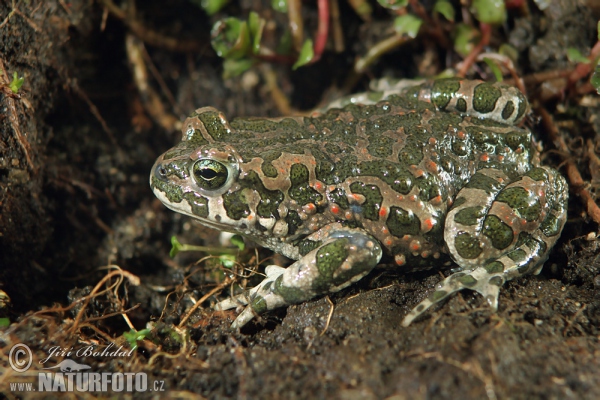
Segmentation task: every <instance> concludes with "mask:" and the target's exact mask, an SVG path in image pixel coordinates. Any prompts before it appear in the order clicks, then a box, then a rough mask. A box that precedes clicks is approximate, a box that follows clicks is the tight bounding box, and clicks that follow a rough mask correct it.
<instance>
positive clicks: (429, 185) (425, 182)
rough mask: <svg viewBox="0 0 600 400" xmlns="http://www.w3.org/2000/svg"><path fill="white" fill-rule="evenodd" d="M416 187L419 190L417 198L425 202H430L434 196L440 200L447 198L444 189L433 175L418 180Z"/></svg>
mask: <svg viewBox="0 0 600 400" xmlns="http://www.w3.org/2000/svg"><path fill="white" fill-rule="evenodd" d="M417 187H418V188H419V197H420V198H422V199H423V200H426V201H430V200H431V199H433V198H434V197H436V196H442V198H446V197H447V196H448V193H447V192H446V191H445V187H443V185H442V184H441V183H440V181H439V180H438V178H437V177H436V176H435V175H434V174H431V175H425V176H423V177H421V178H418V179H417Z"/></svg>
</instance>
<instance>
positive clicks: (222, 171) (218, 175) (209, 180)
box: [192, 160, 229, 190]
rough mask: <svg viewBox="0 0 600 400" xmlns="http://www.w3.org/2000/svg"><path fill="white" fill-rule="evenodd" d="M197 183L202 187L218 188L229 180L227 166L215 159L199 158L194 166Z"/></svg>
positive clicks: (208, 188) (193, 172)
mask: <svg viewBox="0 0 600 400" xmlns="http://www.w3.org/2000/svg"><path fill="white" fill-rule="evenodd" d="M192 174H193V175H194V180H195V181H196V184H197V185H198V186H200V187H201V188H202V189H206V190H217V189H220V188H221V187H223V185H225V183H226V182H227V176H228V175H229V172H228V171H227V167H225V165H223V164H221V163H220V162H218V161H215V160H198V161H196V162H195V163H194V165H193V166H192Z"/></svg>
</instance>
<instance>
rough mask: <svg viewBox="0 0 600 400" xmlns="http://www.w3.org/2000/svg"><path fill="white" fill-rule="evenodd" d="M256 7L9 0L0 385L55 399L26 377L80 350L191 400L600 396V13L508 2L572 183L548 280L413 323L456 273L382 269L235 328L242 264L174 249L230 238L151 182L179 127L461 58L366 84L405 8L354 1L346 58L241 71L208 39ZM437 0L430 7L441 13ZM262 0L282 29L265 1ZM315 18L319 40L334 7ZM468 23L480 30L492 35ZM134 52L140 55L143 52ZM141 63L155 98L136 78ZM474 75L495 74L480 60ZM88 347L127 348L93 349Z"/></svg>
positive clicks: (0, 33)
mask: <svg viewBox="0 0 600 400" xmlns="http://www.w3.org/2000/svg"><path fill="white" fill-rule="evenodd" d="M246 3H247V2H239V3H237V2H232V4H229V5H228V6H227V7H226V8H225V9H224V10H223V11H221V12H220V13H218V14H217V15H216V16H214V17H208V16H207V15H206V14H205V13H204V12H203V11H202V10H201V9H200V8H199V7H198V6H196V5H195V4H194V2H192V1H187V0H176V1H171V2H168V6H167V5H165V2H162V1H155V0H151V1H145V2H141V1H138V2H137V3H135V6H137V8H135V9H134V8H133V4H134V2H133V1H123V2H121V3H117V6H120V7H121V8H118V7H117V8H118V9H119V10H121V11H122V15H121V16H119V15H118V12H117V11H115V10H111V11H110V12H109V11H107V10H109V9H110V6H111V5H112V4H113V3H112V2H111V1H107V0H102V1H92V0H72V1H70V2H65V1H63V0H44V1H41V0H40V1H35V0H31V1H16V2H12V3H11V2H9V1H4V2H0V70H2V71H0V285H1V286H0V289H1V291H0V326H2V327H0V355H1V357H0V392H1V393H2V394H3V395H4V396H6V397H7V398H29V397H44V396H45V395H47V393H46V394H44V393H41V392H39V391H38V392H27V391H25V390H18V389H15V387H14V386H11V383H15V382H31V381H32V378H31V376H32V371H33V372H35V373H36V374H37V372H41V371H42V368H48V367H54V366H57V365H58V363H59V362H61V361H63V360H65V359H71V360H75V361H76V362H77V363H79V364H85V365H87V366H89V367H91V368H90V370H91V371H94V372H124V373H138V372H143V373H146V374H147V376H148V379H149V381H150V382H152V383H151V385H152V384H153V383H154V382H155V381H156V382H158V384H159V385H160V386H161V387H162V389H164V391H165V392H164V393H162V394H163V395H165V396H170V397H174V398H175V397H177V398H195V397H200V398H203V397H205V398H240V399H244V398H248V399H254V398H286V399H294V398H299V399H309V398H310V399H313V398H328V399H329V398H343V399H371V398H373V399H379V398H392V399H405V398H406V399H420V398H423V399H437V398H465V399H471V398H474V399H480V398H487V399H504V398H507V399H532V398H544V399H558V398H560V399H566V398H573V399H596V398H600V343H599V339H598V337H599V336H598V335H599V334H600V292H599V291H598V286H600V241H599V240H598V239H597V235H596V234H597V232H598V220H594V216H593V212H592V211H590V210H591V208H590V205H589V204H586V200H585V193H587V195H588V196H589V198H590V199H592V200H591V202H593V201H594V199H595V196H596V193H597V191H598V188H599V187H600V185H599V179H600V164H599V163H598V161H597V157H598V154H599V153H600V150H599V146H600V133H599V132H600V124H599V122H598V118H597V115H599V112H600V101H599V97H598V96H597V94H596V93H595V91H594V90H593V88H592V87H591V85H590V84H589V74H587V75H584V76H580V77H577V76H575V79H574V80H573V79H571V77H572V76H573V75H572V74H574V73H576V72H577V71H580V70H579V69H578V68H580V66H577V67H576V63H574V62H572V61H569V59H568V57H567V49H569V48H574V49H577V50H579V51H580V52H581V53H582V54H583V55H587V54H589V52H590V49H592V47H593V46H594V44H595V42H596V40H597V37H598V36H597V32H596V22H597V20H598V18H599V17H600V9H599V8H598V7H595V6H594V4H593V2H592V1H589V2H586V1H583V0H560V1H553V2H546V3H547V4H548V6H547V7H546V8H545V9H544V10H540V9H539V8H538V5H539V6H542V4H543V3H544V2H541V1H540V2H527V1H512V2H508V3H510V4H513V3H514V4H516V6H511V7H512V8H511V7H509V10H508V19H507V21H506V22H505V23H504V24H502V25H501V26H498V27H494V28H493V29H492V36H491V39H490V44H489V46H490V47H489V48H490V49H497V48H498V47H499V46H500V45H501V44H504V43H509V44H510V45H511V46H512V48H513V49H514V50H515V51H516V52H517V53H518V56H519V60H518V63H517V64H516V66H515V71H518V76H520V77H523V78H524V82H525V84H526V89H527V91H528V95H529V98H530V99H531V100H532V103H534V104H535V105H536V110H539V109H540V108H543V109H545V110H547V111H548V112H549V113H550V115H551V118H552V120H553V121H554V123H553V126H555V127H556V128H557V129H558V135H559V136H558V137H557V138H554V139H553V138H552V137H551V136H549V128H547V126H546V125H545V124H544V123H540V122H539V118H538V115H540V113H538V112H534V114H533V117H532V118H530V119H529V121H528V122H527V124H528V125H529V126H530V127H531V128H532V130H533V131H534V133H535V136H536V138H537V140H538V141H539V142H540V143H541V144H543V149H544V151H543V153H542V161H543V162H544V163H545V164H547V165H551V166H554V167H556V168H558V169H559V170H560V171H561V172H563V173H564V174H565V176H567V175H568V176H569V181H570V186H571V195H570V199H569V217H568V221H567V224H566V226H565V229H564V231H563V234H562V236H561V239H560V240H559V242H558V244H557V245H556V246H555V247H554V249H553V250H552V253H551V255H550V259H549V260H548V261H547V262H546V264H545V267H544V268H543V270H542V272H541V274H539V275H535V276H528V277H524V278H521V279H517V280H515V281H512V282H509V283H507V284H506V285H505V286H504V287H503V288H502V290H501V295H500V307H499V310H498V312H497V313H494V312H492V311H491V310H490V309H489V308H488V306H487V304H486V303H485V301H484V300H483V299H482V298H481V296H479V295H477V294H473V293H470V292H464V293H460V294H458V295H456V296H453V297H452V298H451V299H450V300H449V301H447V302H446V303H444V304H442V305H440V306H437V307H434V309H433V310H431V312H429V313H427V315H426V316H425V317H423V318H420V319H418V320H417V321H415V322H414V323H413V324H412V325H410V326H409V327H408V328H403V327H402V326H401V321H402V318H403V317H404V315H406V313H407V312H408V311H409V310H410V309H412V307H414V306H415V305H416V304H418V302H419V301H420V300H422V299H423V298H425V297H426V296H427V295H428V293H430V292H431V290H432V289H433V288H434V286H435V285H436V283H438V282H439V281H440V280H441V279H442V278H443V274H447V272H446V271H442V272H436V271H435V270H431V271H421V272H418V273H417V272H412V273H404V272H403V271H398V270H397V269H396V270H395V269H393V268H387V267H386V266H382V267H380V268H377V269H376V270H375V271H373V272H372V273H371V274H370V275H369V276H367V277H366V278H364V279H363V280H361V281H360V282H358V283H357V284H355V285H353V286H351V287H349V288H347V289H344V290H342V291H340V292H338V293H335V294H333V295H330V296H328V297H326V298H319V299H316V300H314V301H310V302H307V303H305V304H301V305H297V306H292V307H289V308H287V309H281V310H278V311H274V312H270V313H267V314H266V315H264V316H263V317H262V318H260V319H257V320H255V321H253V322H251V323H250V324H248V325H246V326H245V327H243V328H242V329H241V330H240V331H232V330H231V329H230V324H231V322H232V320H233V319H234V318H235V315H236V313H235V312H234V311H231V312H214V311H212V309H211V304H214V302H215V301H217V299H222V298H225V297H227V296H228V293H229V285H227V283H228V281H227V280H226V279H227V278H226V277H227V276H229V275H231V270H227V269H224V268H223V267H222V266H221V264H220V263H219V262H218V261H217V260H215V258H214V257H213V258H210V259H208V260H205V258H206V257H204V255H202V254H199V253H191V252H185V253H181V254H180V255H178V256H176V257H175V258H174V259H172V258H170V257H169V249H170V240H171V237H172V236H176V237H177V238H178V239H179V241H180V242H182V243H189V244H198V245H200V244H204V245H209V246H214V245H218V232H215V231H211V230H208V229H207V228H204V227H202V226H200V225H197V224H196V223H193V222H192V221H190V219H189V218H187V217H184V216H181V215H178V214H175V213H173V212H171V211H169V210H167V209H166V208H165V207H164V206H163V205H162V204H161V203H160V202H159V201H158V200H157V199H156V198H155V197H154V196H153V195H152V193H151V191H150V188H149V186H148V176H149V173H150V169H151V167H152V164H153V163H154V160H155V159H156V157H157V156H158V155H159V154H161V153H162V152H164V151H165V150H166V149H168V148H169V147H171V146H172V145H173V144H174V143H176V142H178V141H179V139H180V133H178V131H177V129H176V127H177V121H182V120H183V119H184V118H185V115H186V114H188V113H189V112H191V111H192V110H194V109H196V108H198V107H202V106H208V105H210V106H214V107H216V108H218V109H220V110H222V111H223V112H224V113H225V114H226V115H227V116H228V117H230V118H233V117H236V116H250V115H252V116H278V115H280V110H281V109H282V108H285V107H286V102H285V101H282V98H284V99H287V100H289V101H290V102H291V107H292V109H293V110H295V111H297V112H298V110H305V111H306V110H309V109H311V108H313V107H316V106H318V105H319V104H322V102H323V101H325V100H326V99H328V98H334V97H336V96H337V95H339V94H340V93H348V92H349V91H351V90H355V91H357V90H363V89H365V87H366V85H367V84H368V81H369V80H370V78H372V77H380V76H384V75H387V76H389V75H393V76H397V77H415V76H418V75H426V74H427V73H428V72H429V75H431V74H432V71H433V73H438V72H440V71H442V70H444V69H445V68H446V67H448V66H455V65H456V64H457V63H458V62H459V61H460V60H461V57H459V56H458V55H457V54H456V53H455V52H454V51H453V50H452V46H451V43H449V45H450V46H449V47H448V43H445V41H439V42H436V40H435V35H433V34H431V35H428V34H422V35H419V36H418V37H417V38H416V39H415V40H413V41H407V43H406V44H405V45H404V46H402V47H400V48H398V49H396V50H394V51H391V52H389V53H387V54H385V55H384V56H383V57H381V58H380V59H379V60H378V62H376V63H375V64H373V65H372V66H371V67H370V69H369V72H368V74H362V75H357V74H353V73H351V70H352V65H353V63H354V61H355V60H356V58H357V57H360V56H362V55H364V54H365V53H366V51H367V50H369V49H371V48H373V46H374V45H375V44H376V43H378V42H379V41H381V40H382V39H384V38H386V37H387V36H389V35H390V31H389V27H390V25H391V17H390V13H389V12H387V11H385V10H383V9H381V8H376V10H375V12H374V15H373V18H374V21H373V22H371V23H365V22H363V21H361V20H360V18H359V17H358V16H357V15H356V14H355V13H354V12H353V11H352V10H351V9H350V6H349V5H348V4H347V3H343V4H340V8H341V15H340V21H341V25H342V26H343V27H344V35H345V36H344V37H345V42H346V45H347V46H346V49H345V50H344V51H343V52H340V53H335V52H334V51H333V49H332V48H330V47H328V48H327V49H326V51H325V53H324V55H323V57H322V58H321V60H320V61H319V62H318V63H315V64H313V65H310V66H307V67H303V68H300V69H298V70H296V71H292V69H291V68H290V66H289V65H287V64H285V63H282V64H278V63H271V64H267V63H263V64H261V65H258V66H255V67H254V68H252V69H251V70H249V71H248V72H246V73H244V74H242V75H241V76H240V77H235V78H230V79H227V80H224V79H223V78H222V72H223V67H222V65H223V60H222V59H220V58H218V57H217V56H216V54H215V53H214V51H213V50H212V48H211V47H210V28H211V26H212V24H213V23H214V22H215V21H216V20H217V19H218V18H222V17H224V16H227V15H237V16H242V15H247V12H248V11H249V8H248V7H250V6H249V5H248V4H246ZM422 3H423V5H424V6H425V7H426V9H425V12H430V11H431V9H430V8H427V7H430V6H431V5H430V4H429V3H432V2H426V1H424V2H422ZM536 3H537V4H536ZM126 6H128V7H126ZM455 6H456V7H457V9H458V5H455ZM253 7H254V8H258V9H260V10H262V12H263V13H264V14H261V15H269V16H270V18H272V20H270V22H272V23H277V24H281V23H283V24H285V21H286V17H285V14H274V13H273V11H269V6H268V5H267V4H264V5H260V7H258V4H253ZM302 7H303V13H304V14H303V17H304V19H305V23H306V32H307V34H310V32H314V31H315V29H316V26H317V8H316V5H315V4H313V3H303V4H302ZM124 10H125V11H124ZM467 14H468V13H466V12H465V13H463V15H462V16H460V17H461V18H465V20H464V21H462V22H464V23H470V24H471V25H474V26H477V24H476V22H474V21H472V20H468V19H467V18H466V16H467ZM265 18H266V17H265ZM457 18H459V16H457ZM438 22H439V21H438ZM439 23H440V26H442V27H448V26H449V25H450V23H449V22H447V21H446V22H445V23H443V24H442V23H441V22H439ZM149 32H150V33H152V34H153V35H154V36H152V35H150V34H149ZM156 37H159V38H169V37H173V38H177V40H176V43H177V45H175V46H171V47H169V45H167V44H165V42H164V41H162V42H161V41H160V40H156V39H155V38H156ZM272 39H273V38H269V37H266V38H265V41H267V42H268V40H272ZM185 46H188V47H185ZM132 49H137V50H140V49H141V50H142V52H141V53H139V54H138V56H137V58H133V59H132V54H134V53H135V51H134V50H132ZM140 65H142V66H143V65H145V66H146V68H147V69H146V70H145V71H146V73H147V77H146V79H145V80H144V79H142V80H144V81H145V82H146V83H148V86H149V88H150V89H143V87H142V86H141V85H140V80H139V79H140V78H139V76H136V75H135V74H134V72H133V71H137V72H139V71H140V70H139V69H136V68H140ZM469 71H470V72H469V76H473V77H479V78H483V79H489V80H492V79H493V74H492V73H491V72H490V71H489V70H488V69H486V66H485V63H483V62H478V63H477V64H476V66H475V67H473V68H471V69H470V70H469ZM13 72H17V73H18V76H24V77H25V83H24V85H23V87H22V88H21V89H20V90H19V92H18V93H17V94H15V93H12V92H11V91H10V89H8V87H7V86H6V85H7V83H8V82H10V81H11V80H12V76H13ZM272 78H274V79H275V82H276V85H272V84H269V79H272ZM570 79H571V80H570ZM275 89H277V90H278V91H276V90H275ZM155 99H158V102H154V103H153V100H155ZM157 104H158V105H157ZM561 146H562V147H561ZM568 163H571V164H570V165H572V166H573V169H574V170H577V171H579V173H580V174H581V177H582V179H583V181H582V182H579V183H577V182H574V181H573V178H572V176H571V175H570V172H569V173H568V168H569V166H568V165H569V164H568ZM582 193H583V194H582ZM582 196H583V197H582ZM271 257H273V254H271V253H270V252H268V251H266V250H264V249H255V248H249V249H247V250H246V251H244V252H243V253H242V254H241V255H240V256H239V258H238V261H239V263H240V265H241V266H238V267H236V268H237V269H234V271H236V272H239V273H244V274H250V275H252V274H254V275H253V276H250V277H249V278H248V279H238V282H239V283H242V284H246V285H248V287H251V286H252V285H254V284H255V283H256V280H257V279H258V278H259V276H258V275H256V274H255V272H256V270H257V268H258V267H257V264H259V263H258V260H260V261H261V262H263V261H265V260H267V261H268V259H269V258H271ZM275 257H276V256H275ZM198 259H202V260H201V261H198ZM271 261H272V260H271ZM276 262H277V263H279V264H285V263H289V260H285V259H280V258H276ZM261 268H262V267H261ZM259 270H260V269H259ZM224 271H225V273H224ZM108 274H112V275H111V276H110V277H108V279H107V280H104V281H103V279H104V278H106V277H107V275H108ZM107 282H108V283H107ZM219 288H221V289H223V290H222V291H218V290H216V289H219ZM211 293H212V294H211ZM196 303H199V304H197V306H198V308H197V309H196V310H195V311H194V312H192V313H191V314H190V318H189V319H188V318H187V316H186V315H187V313H188V312H190V310H192V307H193V306H194V304H196ZM123 311H126V312H125V314H126V316H127V317H126V318H124V317H123ZM132 327H133V328H135V330H137V331H142V330H143V329H145V328H148V331H147V332H144V331H142V332H141V333H140V336H139V337H138V340H137V341H136V340H132V339H131V337H130V336H126V335H124V333H127V332H130V330H131V329H132ZM18 343H23V344H26V345H27V346H28V347H29V348H30V349H31V352H32V359H33V364H32V366H31V370H30V371H29V372H28V373H29V375H27V374H22V373H19V372H17V371H15V370H14V369H13V368H11V364H10V361H12V360H13V359H12V358H11V357H13V355H12V354H11V349H12V348H13V346H14V345H15V344H18ZM134 343H137V346H138V347H137V348H136V349H135V350H133V351H130V350H131V346H132V344H134ZM90 346H91V347H92V348H94V349H96V351H99V352H101V351H102V350H103V349H113V350H114V349H117V348H121V349H122V352H123V353H121V354H115V355H113V356H102V355H99V354H95V355H90V354H87V355H85V354H84V355H82V354H75V353H76V351H77V350H78V349H84V348H89V347H90ZM120 346H121V347H120ZM53 349H54V350H53ZM56 349H61V350H64V352H63V353H58V352H56ZM69 351H71V352H72V353H69ZM49 356H50V357H49ZM52 371H58V370H52ZM44 372H47V371H44ZM35 376H37V375H35ZM36 382H37V381H36ZM152 388H153V389H154V388H155V387H152ZM156 389H158V387H156ZM154 394H155V392H152V391H145V392H142V391H135V392H134V393H133V394H132V395H133V396H134V397H140V398H146V397H147V398H150V397H152V396H154ZM50 395H51V396H52V395H55V393H51V394H50ZM73 395H74V396H81V397H83V396H86V397H94V396H98V397H105V396H106V392H95V393H77V392H76V393H74V394H73ZM110 395H111V396H115V397H121V396H125V394H124V393H123V392H116V393H115V392H112V393H111V394H110Z"/></svg>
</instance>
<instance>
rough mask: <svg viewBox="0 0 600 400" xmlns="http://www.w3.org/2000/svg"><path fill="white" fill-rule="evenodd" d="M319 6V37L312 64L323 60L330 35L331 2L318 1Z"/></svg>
mask: <svg viewBox="0 0 600 400" xmlns="http://www.w3.org/2000/svg"><path fill="white" fill-rule="evenodd" d="M317 6H318V9H319V27H318V28H317V37H316V38H315V44H314V48H313V49H314V56H313V59H312V60H311V63H314V62H317V61H318V60H319V59H320V58H321V55H322V54H323V51H324V50H325V45H326V44H327V36H328V35H329V0H318V1H317Z"/></svg>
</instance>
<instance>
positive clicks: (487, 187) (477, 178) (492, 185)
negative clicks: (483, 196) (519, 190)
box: [465, 172, 502, 193]
mask: <svg viewBox="0 0 600 400" xmlns="http://www.w3.org/2000/svg"><path fill="white" fill-rule="evenodd" d="M465 187H468V188H470V189H481V190H483V191H485V192H486V193H495V192H497V191H498V190H500V189H501V188H502V185H501V184H500V183H499V182H498V181H497V180H495V179H494V178H490V177H489V176H487V175H484V174H482V173H479V172H478V173H476V174H475V175H473V176H472V177H471V179H470V180H469V183H467V184H466V185H465Z"/></svg>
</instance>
